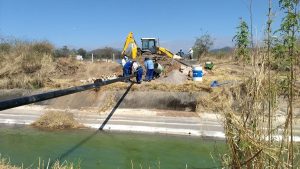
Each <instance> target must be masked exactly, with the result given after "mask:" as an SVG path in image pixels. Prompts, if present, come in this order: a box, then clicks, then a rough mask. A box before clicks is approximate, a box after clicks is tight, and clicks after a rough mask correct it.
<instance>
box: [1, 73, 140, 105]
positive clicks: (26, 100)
mask: <svg viewBox="0 0 300 169" xmlns="http://www.w3.org/2000/svg"><path fill="white" fill-rule="evenodd" d="M131 77H134V76H130V77H120V78H117V79H112V80H105V81H103V80H101V79H97V80H95V82H94V83H92V84H87V85H82V86H76V87H71V88H68V89H62V90H56V91H51V92H46V93H41V94H36V95H32V96H25V97H18V98H14V99H9V100H3V101H0V111H2V110H6V109H10V108H13V107H18V106H23V105H26V104H31V103H35V102H40V101H44V100H48V99H52V98H56V97H61V96H65V95H69V94H73V93H77V92H82V91H85V90H90V89H94V88H99V87H101V86H105V85H109V84H112V83H115V82H120V81H124V80H128V79H130V78H131Z"/></svg>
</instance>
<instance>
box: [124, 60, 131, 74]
mask: <svg viewBox="0 0 300 169" xmlns="http://www.w3.org/2000/svg"><path fill="white" fill-rule="evenodd" d="M131 69H132V61H131V60H130V59H128V60H127V62H126V63H125V65H124V67H123V75H124V77H129V76H130V75H131V74H132V72H131Z"/></svg>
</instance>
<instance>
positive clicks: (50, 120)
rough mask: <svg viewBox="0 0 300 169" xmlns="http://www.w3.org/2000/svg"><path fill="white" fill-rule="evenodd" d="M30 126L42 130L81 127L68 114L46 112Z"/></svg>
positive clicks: (70, 114)
mask: <svg viewBox="0 0 300 169" xmlns="http://www.w3.org/2000/svg"><path fill="white" fill-rule="evenodd" d="M32 126H34V127H38V128H44V129H74V128H80V127H83V126H82V125H81V124H79V123H78V122H77V121H76V120H75V119H74V116H73V114H72V113H68V112H47V113H45V114H43V115H42V116H41V117H40V118H39V119H38V120H37V121H36V122H34V123H32Z"/></svg>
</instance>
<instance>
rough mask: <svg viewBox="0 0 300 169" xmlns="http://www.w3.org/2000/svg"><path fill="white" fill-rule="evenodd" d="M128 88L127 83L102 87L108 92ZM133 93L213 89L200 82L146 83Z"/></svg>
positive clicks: (206, 90)
mask: <svg viewBox="0 0 300 169" xmlns="http://www.w3.org/2000/svg"><path fill="white" fill-rule="evenodd" d="M127 88H128V84H127V83H123V82H118V83H114V84H111V85H108V86H104V87H102V89H103V90H106V91H107V90H108V91H119V90H126V89H127ZM131 90H132V91H151V90H157V91H168V92H171V91H174V92H194V91H197V92H200V91H204V92H211V91H212V89H211V87H210V86H209V85H205V84H202V83H198V82H193V81H189V82H186V83H184V84H179V85H177V84H166V83H154V82H153V83H152V82H150V83H148V82H144V83H142V84H141V85H133V86H132V89H131Z"/></svg>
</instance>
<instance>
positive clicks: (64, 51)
mask: <svg viewBox="0 0 300 169" xmlns="http://www.w3.org/2000/svg"><path fill="white" fill-rule="evenodd" d="M69 55H70V49H69V48H68V46H63V47H62V48H60V49H56V50H55V51H54V56H55V57H69Z"/></svg>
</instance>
